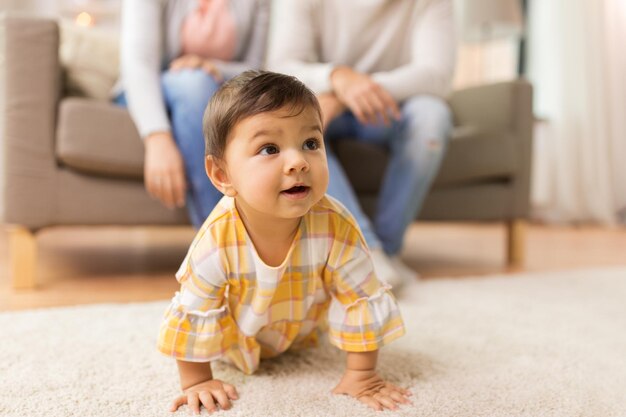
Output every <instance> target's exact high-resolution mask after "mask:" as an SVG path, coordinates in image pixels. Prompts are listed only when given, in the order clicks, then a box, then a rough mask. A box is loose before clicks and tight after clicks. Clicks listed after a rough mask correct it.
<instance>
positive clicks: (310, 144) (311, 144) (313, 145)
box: [304, 138, 320, 151]
mask: <svg viewBox="0 0 626 417" xmlns="http://www.w3.org/2000/svg"><path fill="white" fill-rule="evenodd" d="M319 147H320V141H319V140H317V139H314V138H311V139H307V140H306V142H304V149H306V150H309V151H314V150H316V149H319Z"/></svg>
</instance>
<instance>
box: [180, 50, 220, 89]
mask: <svg viewBox="0 0 626 417" xmlns="http://www.w3.org/2000/svg"><path fill="white" fill-rule="evenodd" d="M185 68H189V69H198V68H200V69H202V70H203V71H204V72H206V73H207V74H209V75H210V76H212V77H213V78H214V79H215V81H217V82H218V83H219V82H222V81H223V80H224V77H223V76H222V73H221V72H220V70H219V69H218V68H217V66H215V63H214V62H213V61H211V60H210V59H204V58H202V57H200V56H198V55H183V56H180V57H178V58H176V59H175V60H173V61H172V62H171V63H170V70H172V71H177V70H181V69H185Z"/></svg>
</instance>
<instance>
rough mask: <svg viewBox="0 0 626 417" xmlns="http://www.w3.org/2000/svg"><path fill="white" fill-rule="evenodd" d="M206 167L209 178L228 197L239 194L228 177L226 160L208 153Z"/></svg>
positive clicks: (205, 161) (205, 160)
mask: <svg viewBox="0 0 626 417" xmlns="http://www.w3.org/2000/svg"><path fill="white" fill-rule="evenodd" d="M204 167H205V169H206V174H207V175H208V176H209V179H210V180H211V182H212V183H213V185H214V186H215V188H217V189H218V190H219V191H220V192H221V193H222V194H224V195H226V196H228V197H234V196H236V195H237V191H235V189H234V188H233V185H232V183H231V182H230V179H229V178H228V172H226V169H225V168H224V161H221V160H220V159H218V158H216V157H214V156H212V155H207V156H206V158H205V159H204Z"/></svg>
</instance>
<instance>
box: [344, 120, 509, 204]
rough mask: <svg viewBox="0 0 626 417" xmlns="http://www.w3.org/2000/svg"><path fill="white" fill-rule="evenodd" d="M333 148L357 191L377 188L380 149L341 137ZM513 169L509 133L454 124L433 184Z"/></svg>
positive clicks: (382, 159) (384, 158)
mask: <svg viewBox="0 0 626 417" xmlns="http://www.w3.org/2000/svg"><path fill="white" fill-rule="evenodd" d="M334 149H335V151H336V153H337V157H338V158H339V160H341V162H342V165H343V167H344V169H345V171H346V174H347V175H348V178H349V179H350V181H351V182H352V184H353V185H354V188H355V190H356V191H357V192H358V193H375V192H377V191H378V189H379V188H380V185H381V183H382V181H383V177H384V172H385V168H386V166H387V163H388V159H389V156H388V153H387V151H386V150H385V149H384V148H381V147H377V146H375V145H371V144H364V143H360V142H356V141H354V140H342V141H338V142H337V143H336V144H334ZM515 170H516V157H515V142H514V140H513V135H512V134H511V133H509V132H506V131H499V132H482V131H480V130H479V129H476V128H473V127H471V126H463V127H457V128H455V129H454V131H453V132H452V136H451V138H450V144H449V146H448V149H447V151H446V155H445V157H444V159H443V161H442V163H441V168H440V170H439V174H438V175H437V178H436V179H435V182H434V186H435V187H443V186H452V185H461V184H465V183H474V182H481V181H485V180H489V179H492V178H499V179H501V178H507V177H509V176H511V175H512V174H513V173H515Z"/></svg>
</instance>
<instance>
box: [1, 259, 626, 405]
mask: <svg viewBox="0 0 626 417" xmlns="http://www.w3.org/2000/svg"><path fill="white" fill-rule="evenodd" d="M398 298H399V300H400V305H401V310H402V314H403V317H404V320H405V322H406V326H407V330H408V332H407V335H406V336H404V337H403V338H401V339H400V340H398V341H396V342H395V343H393V344H391V345H390V346H387V347H385V348H384V349H383V350H382V351H381V355H380V365H379V370H380V372H381V373H382V374H383V375H384V376H385V377H386V378H388V379H389V380H391V381H393V382H395V383H397V384H399V385H401V386H405V387H409V388H410V389H411V391H412V392H413V394H414V395H413V397H412V400H413V405H410V406H409V405H404V406H402V407H401V408H400V409H399V410H398V411H395V412H391V411H385V412H383V413H382V414H381V413H380V412H375V411H373V410H370V409H368V408H367V407H366V406H364V405H362V404H360V403H358V402H357V401H355V400H353V399H351V398H348V397H344V396H333V395H332V394H330V393H329V391H330V389H331V388H332V387H333V386H334V384H336V382H337V381H338V380H339V377H340V375H341V373H342V369H343V359H344V357H343V355H342V353H341V352H339V351H338V350H337V349H335V348H333V347H332V346H329V345H323V346H322V347H320V348H317V349H312V350H310V351H306V352H303V353H299V354H294V353H287V354H285V355H283V356H281V357H279V358H278V359H275V360H270V361H265V362H263V363H262V366H261V369H260V370H259V371H258V372H257V373H256V374H254V375H253V376H245V375H243V374H241V373H240V372H238V371H237V370H236V369H234V368H232V367H229V366H227V365H220V364H218V365H216V366H215V375H216V377H218V378H221V379H223V380H226V381H229V382H231V383H233V384H234V385H235V386H237V388H238V390H239V393H240V399H239V400H238V401H236V402H235V404H234V408H232V409H231V410H229V411H220V412H217V413H215V414H213V415H216V416H232V417H235V416H381V415H398V416H472V417H475V416H533V417H536V416H594V417H595V416H598V417H609V416H626V269H604V270H589V271H577V272H563V273H545V274H527V275H512V276H501V277H484V278H464V279H454V280H433V281H423V282H419V283H416V284H414V285H412V286H410V287H407V288H405V290H404V291H403V292H401V293H400V294H399V295H398ZM165 305H166V303H165V302H156V303H146V304H106V305H93V306H82V307H72V308H54V309H42V310H36V311H26V312H7V313H0V336H1V337H2V339H1V340H2V343H1V344H0V415H1V416H7V417H8V416H19V417H26V416H28V417H33V416H46V417H64V416H171V415H175V416H178V415H180V416H186V415H188V412H189V410H188V408H186V407H183V408H181V409H180V410H179V411H178V412H177V413H174V414H171V413H169V412H168V411H167V405H168V403H169V401H170V400H171V399H172V398H173V397H174V396H175V395H176V394H177V392H178V391H177V386H178V385H177V384H178V376H177V371H176V367H175V364H174V362H173V361H172V360H170V359H168V358H166V357H163V356H161V355H160V354H159V353H157V352H156V351H155V348H154V344H155V336H156V330H157V327H158V324H159V321H160V318H161V314H162V312H163V310H164V308H165ZM202 414H203V415H206V411H204V410H203V413H202Z"/></svg>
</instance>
